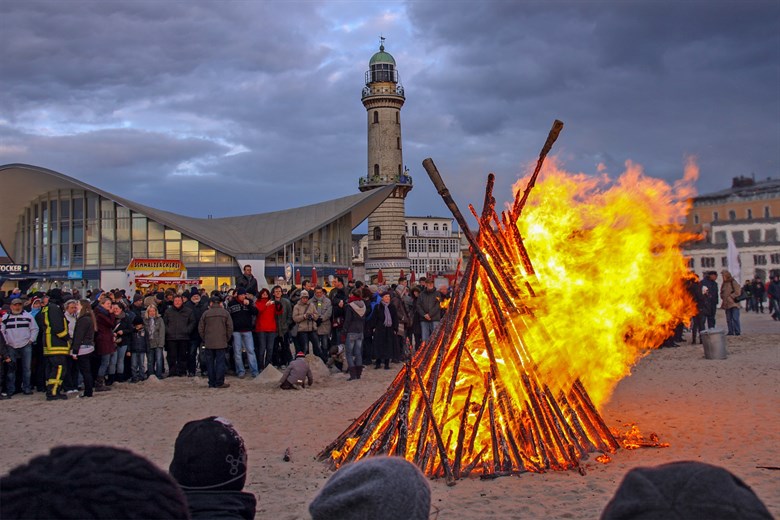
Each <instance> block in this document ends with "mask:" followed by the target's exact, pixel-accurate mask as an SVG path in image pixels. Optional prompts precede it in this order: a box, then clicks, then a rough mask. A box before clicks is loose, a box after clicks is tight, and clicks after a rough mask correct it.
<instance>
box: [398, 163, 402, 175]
mask: <svg viewBox="0 0 780 520" xmlns="http://www.w3.org/2000/svg"><path fill="white" fill-rule="evenodd" d="M398 175H401V165H400V164H399V165H398Z"/></svg>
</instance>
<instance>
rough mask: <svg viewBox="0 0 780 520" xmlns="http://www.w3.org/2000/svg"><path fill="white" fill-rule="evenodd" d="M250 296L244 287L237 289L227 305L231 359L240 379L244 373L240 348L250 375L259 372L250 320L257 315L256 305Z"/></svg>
mask: <svg viewBox="0 0 780 520" xmlns="http://www.w3.org/2000/svg"><path fill="white" fill-rule="evenodd" d="M252 298H253V297H252V296H251V295H249V294H248V293H247V292H246V291H245V290H244V289H238V290H236V297H235V299H234V300H232V301H230V302H229V303H228V306H227V310H228V312H229V313H230V317H231V318H232V319H233V361H234V362H235V364H236V373H237V374H238V377H239V378H241V379H243V378H244V376H245V375H246V369H245V368H244V361H243V359H242V355H241V354H242V349H243V350H244V351H246V358H247V362H248V363H249V370H250V371H251V372H252V377H253V378H254V377H257V374H259V373H260V369H259V368H258V366H257V358H256V357H255V342H254V339H253V338H252V329H253V328H254V325H253V323H252V322H253V321H255V317H256V316H257V307H255V304H254V303H253V302H252Z"/></svg>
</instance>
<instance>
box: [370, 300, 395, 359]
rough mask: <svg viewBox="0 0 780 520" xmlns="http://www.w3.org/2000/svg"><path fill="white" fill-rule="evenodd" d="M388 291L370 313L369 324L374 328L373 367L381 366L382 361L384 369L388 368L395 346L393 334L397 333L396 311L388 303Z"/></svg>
mask: <svg viewBox="0 0 780 520" xmlns="http://www.w3.org/2000/svg"><path fill="white" fill-rule="evenodd" d="M390 299H391V297H390V293H389V292H386V293H384V294H383V295H382V300H381V302H380V303H379V305H377V307H376V309H374V312H372V313H371V325H372V328H373V330H374V342H373V343H374V354H375V355H376V364H375V365H374V368H375V369H378V368H381V365H382V361H383V360H384V363H385V370H390V358H391V357H392V356H393V348H394V347H395V344H396V343H395V342H396V340H395V335H396V334H397V333H398V313H396V310H395V307H393V306H392V305H391V304H390Z"/></svg>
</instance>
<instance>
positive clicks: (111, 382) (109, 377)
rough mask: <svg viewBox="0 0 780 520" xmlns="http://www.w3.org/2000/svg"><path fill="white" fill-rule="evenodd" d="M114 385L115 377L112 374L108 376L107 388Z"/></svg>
mask: <svg viewBox="0 0 780 520" xmlns="http://www.w3.org/2000/svg"><path fill="white" fill-rule="evenodd" d="M113 384H114V376H113V375H111V374H108V375H107V376H106V386H111V385H113Z"/></svg>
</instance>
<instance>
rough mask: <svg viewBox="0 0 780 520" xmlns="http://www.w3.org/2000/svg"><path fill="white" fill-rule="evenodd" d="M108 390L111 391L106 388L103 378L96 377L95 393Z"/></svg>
mask: <svg viewBox="0 0 780 520" xmlns="http://www.w3.org/2000/svg"><path fill="white" fill-rule="evenodd" d="M109 390H111V389H110V388H109V387H107V386H106V380H105V378H103V377H98V378H97V379H96V380H95V392H108V391H109Z"/></svg>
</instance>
